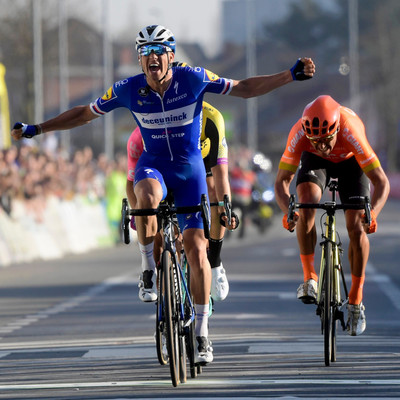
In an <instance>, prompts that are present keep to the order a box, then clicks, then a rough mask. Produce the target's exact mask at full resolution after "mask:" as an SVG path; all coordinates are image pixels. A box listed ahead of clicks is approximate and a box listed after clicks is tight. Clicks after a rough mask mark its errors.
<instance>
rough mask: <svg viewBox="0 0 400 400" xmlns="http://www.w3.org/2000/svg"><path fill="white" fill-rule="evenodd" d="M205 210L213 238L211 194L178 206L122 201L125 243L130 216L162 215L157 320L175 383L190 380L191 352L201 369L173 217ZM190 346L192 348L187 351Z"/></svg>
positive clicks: (161, 356)
mask: <svg viewBox="0 0 400 400" xmlns="http://www.w3.org/2000/svg"><path fill="white" fill-rule="evenodd" d="M199 211H200V212H201V215H202V218H203V228H204V235H205V237H206V238H207V239H208V238H209V225H210V222H209V205H208V201H207V196H206V195H205V194H204V195H202V196H201V203H200V205H198V206H188V207H174V206H173V205H172V202H170V201H168V200H167V201H165V202H162V203H161V204H160V205H159V207H158V208H157V209H137V210H130V209H129V206H128V201H127V199H123V200H122V210H121V215H122V221H121V229H122V232H123V235H124V242H125V243H126V244H128V243H129V242H130V238H129V223H130V219H129V217H130V216H131V215H135V216H145V215H158V216H159V217H160V218H161V227H162V236H163V251H162V255H161V268H160V273H159V277H158V299H157V319H156V343H157V357H158V360H159V362H160V364H161V365H165V364H166V363H167V359H166V357H165V356H164V354H163V351H162V350H163V343H162V338H163V334H164V333H165V331H167V332H168V333H167V334H166V344H167V350H168V357H169V364H170V372H171V380H172V384H173V386H177V385H178V384H179V383H180V382H182V383H184V382H186V353H187V352H188V353H189V355H188V356H189V360H190V364H191V365H190V367H191V368H190V369H191V376H192V377H195V376H196V375H197V372H201V368H200V369H199V368H198V367H197V369H196V366H195V364H194V344H192V343H190V344H188V345H186V344H185V341H187V342H189V340H190V338H192V336H193V335H194V327H193V324H192V323H193V322H194V320H195V309H194V305H193V302H192V298H191V295H190V288H189V284H188V281H187V279H186V274H189V270H188V269H187V265H186V263H185V259H186V256H185V254H184V250H183V249H182V257H178V255H177V246H176V242H177V240H178V238H179V236H180V231H179V226H178V224H177V223H176V222H175V221H174V220H173V216H174V215H175V214H187V213H194V212H199ZM186 348H188V350H186Z"/></svg>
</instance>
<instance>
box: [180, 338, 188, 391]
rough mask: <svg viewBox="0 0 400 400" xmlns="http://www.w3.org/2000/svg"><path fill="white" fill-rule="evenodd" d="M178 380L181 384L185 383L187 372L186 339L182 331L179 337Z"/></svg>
mask: <svg viewBox="0 0 400 400" xmlns="http://www.w3.org/2000/svg"><path fill="white" fill-rule="evenodd" d="M179 379H180V381H181V383H186V381H187V371H186V338H185V335H184V333H183V331H182V334H181V335H179Z"/></svg>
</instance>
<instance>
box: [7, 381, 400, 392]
mask: <svg viewBox="0 0 400 400" xmlns="http://www.w3.org/2000/svg"><path fill="white" fill-rule="evenodd" d="M260 385H262V386H274V385H280V386H283V385H307V386H310V385H322V386H343V385H352V386H356V385H359V386H365V385H375V386H387V385H391V386H399V385H400V379H362V380H358V379H354V380H352V379H308V378H307V379H193V380H190V381H189V380H188V381H187V382H186V383H185V385H184V386H185V387H192V386H194V387H195V386H202V387H204V386H205V387H212V386H228V387H235V386H236V387H237V386H260ZM137 386H139V387H143V386H151V387H157V386H163V387H164V386H169V387H170V386H171V382H170V381H169V380H168V379H165V380H152V381H122V382H79V383H78V382H77V383H72V382H71V383H48V384H45V383H44V384H22V385H0V390H10V391H11V390H40V389H68V388H75V389H84V388H105V387H137Z"/></svg>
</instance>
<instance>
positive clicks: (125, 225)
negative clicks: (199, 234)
mask: <svg viewBox="0 0 400 400" xmlns="http://www.w3.org/2000/svg"><path fill="white" fill-rule="evenodd" d="M212 205H218V203H217V204H212ZM199 211H200V212H201V217H202V219H203V229H204V236H205V237H206V239H209V237H210V218H209V206H208V201H207V196H206V195H205V194H202V195H201V202H200V204H199V205H196V206H180V207H173V206H171V205H170V204H168V203H161V204H160V205H159V206H158V207H157V208H142V209H130V208H129V206H128V200H127V199H126V198H124V199H123V200H122V210H121V229H122V231H123V233H124V242H125V243H126V244H129V242H130V239H129V222H130V218H129V216H141V217H143V216H149V215H159V214H164V215H166V216H171V215H174V214H191V213H196V212H199Z"/></svg>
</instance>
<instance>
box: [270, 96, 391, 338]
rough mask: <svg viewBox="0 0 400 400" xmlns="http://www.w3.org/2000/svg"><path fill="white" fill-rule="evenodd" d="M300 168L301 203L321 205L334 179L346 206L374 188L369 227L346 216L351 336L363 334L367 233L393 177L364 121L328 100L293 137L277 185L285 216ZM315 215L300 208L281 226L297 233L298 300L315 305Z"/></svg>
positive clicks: (314, 106)
mask: <svg viewBox="0 0 400 400" xmlns="http://www.w3.org/2000/svg"><path fill="white" fill-rule="evenodd" d="M297 169H298V175H297V181H296V191H297V196H298V200H299V202H300V203H318V202H319V201H320V199H321V197H322V193H323V191H324V189H325V187H326V186H327V184H328V182H329V179H330V178H337V179H338V185H339V194H340V199H341V201H342V202H343V203H356V202H359V201H360V198H362V197H364V196H369V195H370V189H369V184H370V182H371V183H372V185H373V186H374V191H373V194H372V199H371V206H372V212H371V218H372V221H371V224H370V225H369V226H367V225H366V224H365V222H364V218H365V215H363V213H364V212H363V211H362V210H346V211H345V220H346V228H347V232H348V235H349V239H350V244H349V254H348V257H349V261H350V270H351V278H352V279H351V289H350V292H349V304H348V306H347V310H348V319H347V332H348V333H349V335H351V336H355V335H360V334H361V333H362V332H364V330H365V328H366V319H365V313H364V310H365V307H364V306H363V303H362V298H363V285H364V280H365V268H366V265H367V261H368V256H369V240H368V237H367V233H373V232H375V231H376V229H377V221H376V218H377V216H378V215H379V213H380V212H381V210H382V208H383V206H384V205H385V202H386V200H387V197H388V195H389V190H390V186H389V181H388V178H387V176H386V174H385V172H384V171H383V169H382V167H381V164H380V162H379V159H378V157H377V156H376V154H375V152H374V151H373V149H372V147H371V146H370V144H369V143H368V139H367V136H366V134H365V128H364V124H363V122H362V121H361V119H360V118H359V117H358V116H357V115H356V113H355V112H354V111H352V110H350V109H349V108H346V107H344V106H341V105H340V104H339V103H337V102H336V101H335V100H334V99H333V98H332V97H330V96H327V95H322V96H319V97H317V98H316V99H315V100H314V101H312V102H311V103H309V104H308V105H307V106H306V107H305V109H304V112H303V115H302V117H301V118H300V119H299V120H298V121H297V122H296V124H295V125H294V126H293V127H292V129H291V131H290V133H289V137H288V140H287V143H286V148H285V151H284V153H283V155H282V157H281V160H280V163H279V170H278V173H277V177H276V181H275V194H276V199H277V202H278V205H279V207H280V208H281V210H282V211H283V212H284V213H286V212H287V209H288V204H289V196H290V193H289V186H290V183H291V182H292V180H293V178H294V176H295V173H296V171H297ZM315 214H316V210H315V209H300V210H299V213H296V215H295V218H294V221H293V222H290V223H288V222H287V214H285V216H284V218H283V221H282V222H283V226H284V227H285V228H286V229H288V230H290V231H293V229H294V228H296V234H297V241H298V244H299V248H300V259H301V263H302V267H303V274H304V283H302V284H301V285H300V286H299V288H298V290H297V298H298V299H300V300H302V301H303V302H304V303H306V304H309V303H314V302H315V300H316V295H317V287H318V286H317V280H318V276H317V274H316V272H315V269H314V251H315V245H316V241H317V234H316V227H315Z"/></svg>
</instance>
